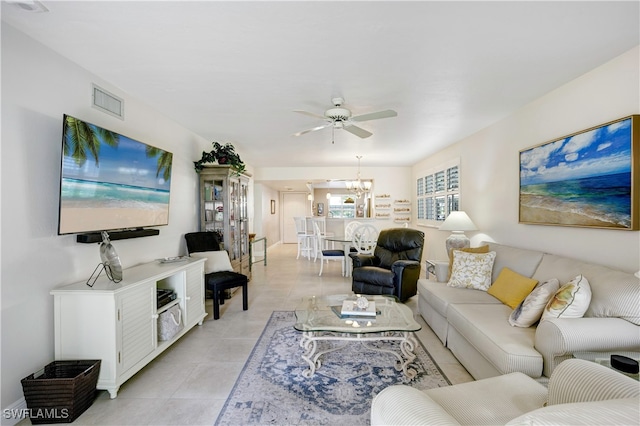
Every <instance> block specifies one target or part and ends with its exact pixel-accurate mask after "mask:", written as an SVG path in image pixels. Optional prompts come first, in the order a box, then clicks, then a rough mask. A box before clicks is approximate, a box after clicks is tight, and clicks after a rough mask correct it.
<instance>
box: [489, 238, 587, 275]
mask: <svg viewBox="0 0 640 426" xmlns="http://www.w3.org/2000/svg"><path fill="white" fill-rule="evenodd" d="M482 244H483V245H484V244H489V250H490V251H495V252H496V259H495V261H494V262H493V272H492V277H491V282H494V281H495V280H496V279H497V278H498V275H500V272H501V271H502V268H504V267H507V268H509V269H511V270H512V271H515V272H517V273H519V274H520V275H524V276H525V277H531V276H532V275H533V273H534V272H535V271H536V268H537V267H538V265H539V264H540V261H541V260H542V255H543V253H542V252H541V251H535V250H527V249H521V248H517V247H511V246H505V245H502V244H498V243H492V242H482ZM574 276H575V274H574ZM538 281H540V280H539V279H538ZM567 281H568V280H567Z"/></svg>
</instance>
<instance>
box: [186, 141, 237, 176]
mask: <svg viewBox="0 0 640 426" xmlns="http://www.w3.org/2000/svg"><path fill="white" fill-rule="evenodd" d="M212 145H213V149H212V150H211V151H209V152H206V151H202V158H201V159H200V160H198V161H194V162H193V165H194V168H195V169H196V173H200V171H202V169H203V168H204V165H205V164H213V163H216V162H217V163H218V164H222V165H225V164H228V165H230V166H231V169H232V170H233V171H234V172H236V173H237V174H240V173H242V172H244V169H245V165H244V163H243V162H242V159H241V158H240V156H239V155H238V153H236V149H235V148H234V147H233V145H231V144H230V143H226V144H224V145H222V144H221V143H218V142H212Z"/></svg>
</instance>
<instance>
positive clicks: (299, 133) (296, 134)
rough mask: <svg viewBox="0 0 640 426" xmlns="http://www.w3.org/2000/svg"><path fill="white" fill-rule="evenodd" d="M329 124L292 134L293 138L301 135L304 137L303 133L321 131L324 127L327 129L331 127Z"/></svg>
mask: <svg viewBox="0 0 640 426" xmlns="http://www.w3.org/2000/svg"><path fill="white" fill-rule="evenodd" d="M331 124H332V123H325V124H323V125H322V126H317V127H314V128H312V129H307V130H303V131H301V132H298V133H294V134H293V136H301V135H304V134H305V133H309V132H315V131H316V130H321V129H324V128H325V127H329V126H331Z"/></svg>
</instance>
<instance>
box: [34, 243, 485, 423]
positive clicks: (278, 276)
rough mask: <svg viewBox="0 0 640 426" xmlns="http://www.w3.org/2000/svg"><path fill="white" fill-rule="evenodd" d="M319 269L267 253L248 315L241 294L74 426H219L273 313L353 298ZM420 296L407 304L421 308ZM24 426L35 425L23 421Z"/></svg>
mask: <svg viewBox="0 0 640 426" xmlns="http://www.w3.org/2000/svg"><path fill="white" fill-rule="evenodd" d="M318 272H319V265H318V263H317V262H316V263H314V262H313V261H308V260H307V259H303V258H300V259H296V245H295V244H284V245H277V246H274V247H272V248H271V249H270V250H269V251H268V265H267V266H266V267H265V266H264V265H263V263H262V262H260V263H256V264H254V265H253V276H252V280H251V281H250V283H249V310H248V311H243V310H242V295H241V293H240V292H238V293H236V295H235V296H234V297H233V298H232V299H231V300H227V301H226V303H225V304H224V305H222V306H221V316H220V319H219V320H217V321H214V320H213V319H212V317H213V314H212V312H213V311H212V305H211V300H207V304H206V308H207V312H208V313H209V316H208V317H207V318H205V321H204V324H203V325H202V326H196V327H195V328H193V329H192V330H191V331H190V332H188V333H187V334H186V335H185V336H183V337H182V338H181V339H180V340H178V341H177V342H176V343H174V344H173V345H172V346H171V347H170V348H169V349H167V350H166V351H165V352H164V353H162V354H161V355H160V356H159V357H158V358H156V359H155V360H154V361H153V362H151V363H150V364H149V365H148V366H147V367H145V368H144V369H143V370H141V371H140V372H138V373H137V374H136V375H135V376H134V377H132V378H131V379H129V380H128V381H127V382H126V383H125V384H124V385H123V386H122V387H121V388H120V391H119V393H118V397H117V398H116V399H110V398H109V395H108V393H107V392H106V391H100V393H99V396H98V398H97V400H96V401H95V402H94V404H93V405H92V406H91V407H90V408H89V409H88V410H87V411H86V412H85V413H84V414H82V416H80V417H79V418H78V419H77V420H76V421H75V422H74V423H75V424H87V425H90V424H91V425H212V424H213V423H214V422H215V420H216V418H217V416H218V413H219V412H220V410H221V409H222V406H223V405H224V403H225V401H226V399H227V396H228V394H229V392H230V391H231V389H232V388H233V385H234V384H235V382H236V378H237V377H238V375H239V373H240V371H241V370H242V367H243V366H244V363H245V361H246V360H247V358H248V356H249V354H250V353H251V350H252V349H253V346H254V345H255V343H256V341H257V339H258V338H259V337H260V334H261V333H262V330H263V329H264V326H265V324H266V322H267V320H268V319H269V317H270V315H271V313H272V311H274V310H289V311H290V310H294V308H295V306H296V304H297V303H298V301H299V300H300V298H301V297H302V296H305V295H314V294H315V295H323V294H336V293H350V292H351V279H350V278H344V277H342V276H341V275H340V264H339V263H338V262H329V263H328V264H325V266H324V271H323V275H322V277H319V276H318ZM415 299H416V297H414V298H412V299H411V300H409V301H408V302H407V305H409V306H411V307H412V308H413V309H414V310H416V307H417V301H416V300H415ZM416 317H417V319H418V321H419V322H420V323H421V324H422V325H423V329H422V330H421V331H419V332H418V333H416V334H417V336H418V338H419V339H420V340H421V341H422V343H423V344H424V346H425V347H426V348H427V350H428V351H429V352H430V353H431V355H432V356H433V357H434V359H435V360H436V362H437V363H438V365H439V366H440V368H442V370H443V371H444V373H445V374H446V375H447V377H448V378H449V380H450V381H451V382H452V383H454V384H455V383H462V382H467V381H471V380H473V379H472V378H471V376H470V375H469V374H468V373H467V371H466V370H465V369H464V367H462V366H461V365H460V364H459V363H458V362H457V361H456V359H455V358H454V357H453V355H451V353H450V352H449V350H448V349H446V348H444V347H443V346H442V344H441V343H440V341H439V340H438V338H437V337H436V336H435V334H433V332H432V331H431V329H430V328H429V327H428V326H427V325H426V324H425V323H424V320H423V319H422V317H421V316H420V315H417V316H416ZM21 424H24V425H28V424H30V422H29V420H23V421H22V422H21Z"/></svg>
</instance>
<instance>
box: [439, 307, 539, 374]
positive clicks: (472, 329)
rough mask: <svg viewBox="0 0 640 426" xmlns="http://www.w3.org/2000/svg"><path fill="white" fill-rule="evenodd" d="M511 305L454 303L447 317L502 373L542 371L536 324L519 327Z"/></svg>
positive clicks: (533, 372) (452, 325)
mask: <svg viewBox="0 0 640 426" xmlns="http://www.w3.org/2000/svg"><path fill="white" fill-rule="evenodd" d="M510 313H511V308H509V307H508V306H506V305H503V304H502V303H500V304H499V305H495V304H453V305H450V306H449V311H448V314H447V320H448V321H449V325H450V327H453V328H455V329H456V330H457V331H458V333H460V335H462V336H463V337H464V338H465V339H466V340H467V341H468V342H469V343H470V344H471V345H472V346H473V347H474V348H476V349H477V350H478V351H479V352H480V353H481V354H482V355H483V356H484V357H485V358H486V359H487V361H489V362H490V363H491V364H492V365H493V366H494V367H495V368H496V369H497V370H498V371H499V372H500V373H502V374H507V373H512V372H515V371H520V372H522V373H524V374H526V375H528V376H530V377H533V378H538V377H540V376H541V375H542V363H543V360H542V355H541V354H540V353H539V352H538V351H536V350H535V348H534V341H535V333H536V329H535V327H529V328H515V327H512V326H511V325H510V324H509V322H508V320H507V319H508V318H509V314H510Z"/></svg>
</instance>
